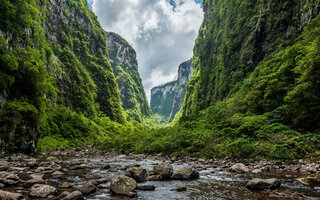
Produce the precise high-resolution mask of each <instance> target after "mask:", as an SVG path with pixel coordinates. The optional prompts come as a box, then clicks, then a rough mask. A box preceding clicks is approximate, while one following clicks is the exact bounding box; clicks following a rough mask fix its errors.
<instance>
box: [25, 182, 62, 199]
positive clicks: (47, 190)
mask: <svg viewBox="0 0 320 200" xmlns="http://www.w3.org/2000/svg"><path fill="white" fill-rule="evenodd" d="M56 192H57V189H56V188H55V187H52V186H50V185H42V184H35V185H33V186H32V188H31V193H30V195H31V196H33V197H41V198H46V197H47V196H49V195H51V194H55V193H56Z"/></svg>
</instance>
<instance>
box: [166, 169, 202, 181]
mask: <svg viewBox="0 0 320 200" xmlns="http://www.w3.org/2000/svg"><path fill="white" fill-rule="evenodd" d="M171 178H172V179H178V180H193V179H197V178H199V172H198V171H197V170H196V169H194V168H190V167H183V168H181V169H178V170H177V171H176V172H175V173H174V174H173V175H172V176H171Z"/></svg>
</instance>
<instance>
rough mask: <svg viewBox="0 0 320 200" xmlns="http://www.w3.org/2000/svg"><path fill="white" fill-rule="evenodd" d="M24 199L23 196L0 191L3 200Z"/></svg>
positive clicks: (0, 197)
mask: <svg viewBox="0 0 320 200" xmlns="http://www.w3.org/2000/svg"><path fill="white" fill-rule="evenodd" d="M22 197H23V195H22V194H19V193H12V192H7V191H3V190H0V199H1V200H18V199H21V198H22Z"/></svg>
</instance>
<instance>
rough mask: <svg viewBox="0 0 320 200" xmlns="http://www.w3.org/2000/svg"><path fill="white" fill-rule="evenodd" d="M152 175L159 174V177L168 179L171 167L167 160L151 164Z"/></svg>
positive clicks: (171, 170)
mask: <svg viewBox="0 0 320 200" xmlns="http://www.w3.org/2000/svg"><path fill="white" fill-rule="evenodd" d="M153 173H154V175H160V176H161V179H169V178H170V177H171V176H172V174H173V167H172V165H170V164H169V163H167V162H164V163H161V164H160V165H155V166H153Z"/></svg>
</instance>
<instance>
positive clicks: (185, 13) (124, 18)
mask: <svg viewBox="0 0 320 200" xmlns="http://www.w3.org/2000/svg"><path fill="white" fill-rule="evenodd" d="M89 1H93V4H92V7H93V11H94V12H95V13H96V15H97V16H98V19H99V21H100V23H101V25H102V27H103V28H104V29H105V30H107V31H112V32H116V33H118V34H120V35H121V36H122V37H123V38H125V39H126V40H127V41H128V42H129V43H130V44H131V45H132V46H133V47H134V48H135V50H136V52H137V56H138V62H139V72H140V75H141V78H142V80H143V85H144V88H145V90H146V93H147V96H148V99H149V98H150V89H151V88H152V87H155V86H157V85H159V84H163V83H166V82H168V81H172V80H173V79H174V77H176V74H177V70H178V66H179V64H180V63H182V62H184V61H186V60H188V59H190V58H191V57H192V50H193V45H194V41H195V39H196V36H197V34H198V29H199V28H200V25H201V22H202V20H203V11H202V8H201V6H200V4H197V3H196V2H195V1H194V0H174V2H175V5H176V6H175V7H173V6H172V5H171V4H170V3H169V1H168V0H89Z"/></svg>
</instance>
